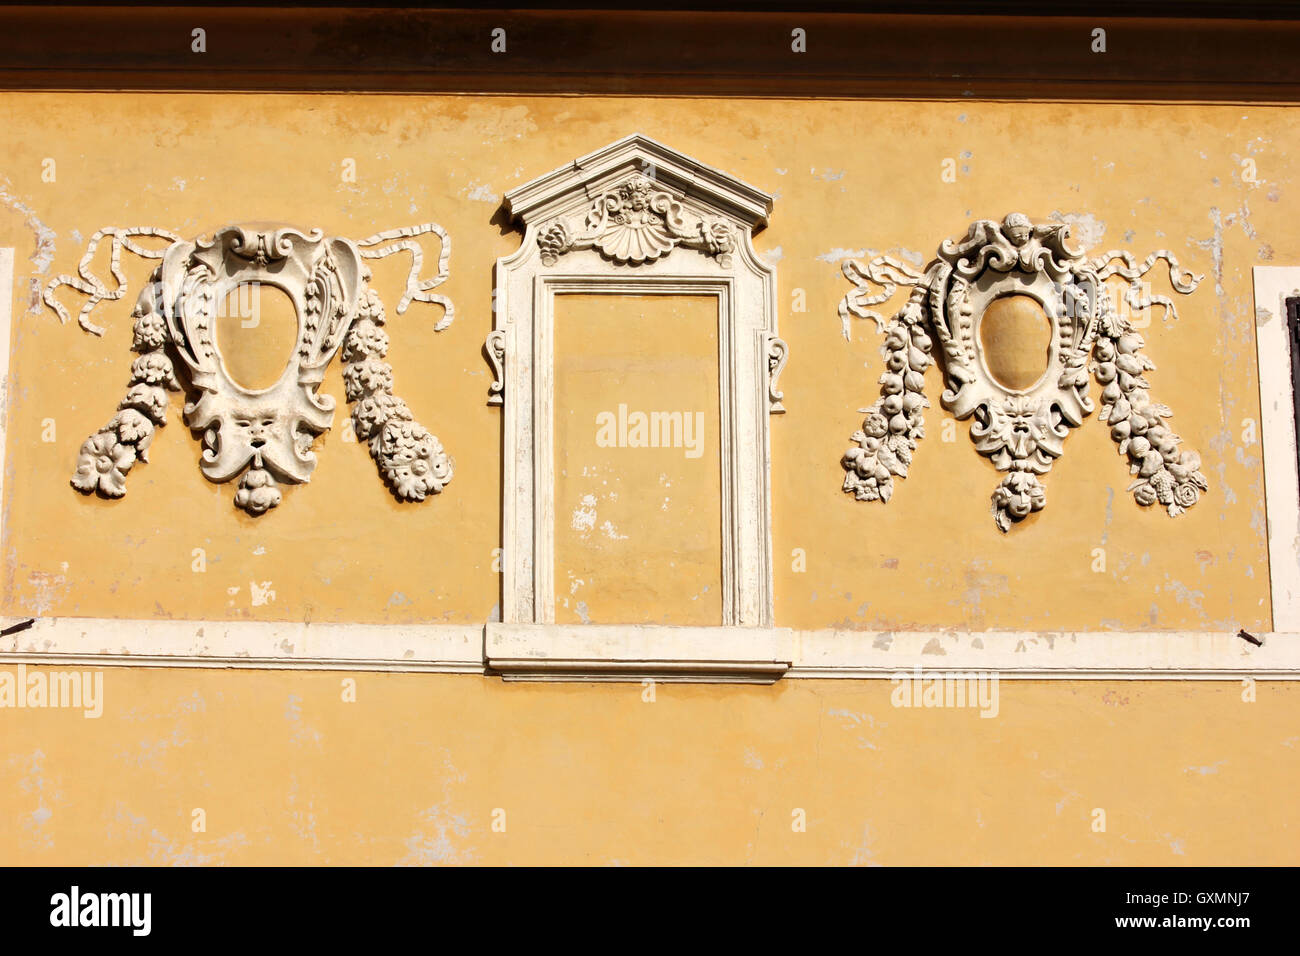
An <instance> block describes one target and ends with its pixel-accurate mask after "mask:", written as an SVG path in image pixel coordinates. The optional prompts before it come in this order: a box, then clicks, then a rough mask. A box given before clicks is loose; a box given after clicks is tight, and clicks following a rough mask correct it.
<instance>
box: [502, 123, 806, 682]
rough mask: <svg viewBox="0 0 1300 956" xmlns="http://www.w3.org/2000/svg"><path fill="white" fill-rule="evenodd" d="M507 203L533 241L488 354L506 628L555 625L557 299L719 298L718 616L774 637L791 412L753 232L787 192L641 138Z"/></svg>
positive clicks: (506, 287)
mask: <svg viewBox="0 0 1300 956" xmlns="http://www.w3.org/2000/svg"><path fill="white" fill-rule="evenodd" d="M505 202H506V208H507V211H508V212H509V214H510V215H511V217H512V218H513V219H515V220H518V221H521V222H522V223H523V225H524V227H525V234H524V238H523V242H522V244H521V246H520V248H519V250H518V251H517V252H516V253H515V254H513V255H511V256H508V257H506V258H503V259H500V260H498V262H497V268H496V300H495V301H496V309H495V312H494V323H493V326H494V327H493V330H492V332H491V333H490V334H489V336H488V339H487V342H486V343H485V345H484V354H485V356H486V357H487V360H488V362H489V363H490V365H491V367H492V370H493V373H494V375H495V381H494V382H493V383H492V385H491V387H490V388H489V394H488V402H489V403H490V404H498V405H502V406H503V417H502V421H503V430H504V434H505V444H504V447H505V460H504V463H503V471H504V474H503V482H504V484H503V487H504V489H505V493H504V494H503V495H502V501H503V515H502V528H503V554H504V557H503V561H502V605H501V609H502V615H501V620H502V625H503V626H506V625H509V626H514V625H520V626H533V625H542V626H544V627H554V626H555V581H554V576H555V568H554V564H555V541H554V535H555V528H554V524H555V500H554V499H555V488H554V481H555V478H554V467H555V465H554V462H555V449H554V447H553V443H554V437H553V435H554V415H555V409H554V401H555V385H554V356H553V349H554V328H555V300H556V297H557V296H562V295H567V294H585V295H612V296H622V295H685V296H701V295H706V296H710V297H712V298H714V299H716V301H717V314H718V343H719V347H718V353H719V354H718V362H719V387H720V392H721V394H720V395H719V409H720V411H721V436H720V446H721V447H720V450H721V462H722V474H721V488H722V513H723V542H724V545H723V554H722V555H721V558H722V584H723V615H722V616H723V619H722V620H721V621H719V622H718V623H719V625H724V626H732V627H743V628H770V627H771V626H772V551H771V548H772V542H771V505H770V500H771V497H770V489H769V474H768V460H769V454H770V452H769V448H770V442H769V434H768V421H769V414H770V413H774V412H780V411H783V410H784V408H783V406H782V404H781V401H782V398H783V396H782V393H781V392H780V391H779V390H778V389H777V384H776V383H777V376H778V375H779V374H780V372H781V369H782V368H783V367H784V365H785V361H786V353H787V349H786V345H785V343H784V342H783V341H781V339H780V338H779V336H778V334H777V317H776V275H775V271H774V269H773V267H772V266H771V265H769V264H768V263H766V262H764V261H762V260H761V259H759V258H758V256H757V254H756V253H755V252H754V248H753V243H752V240H751V237H752V234H753V231H754V230H755V229H757V228H760V227H762V226H763V225H765V224H766V222H767V217H768V215H769V213H770V212H771V208H772V198H771V197H770V196H768V195H767V194H765V193H763V192H761V191H759V190H758V189H755V188H754V187H753V186H749V185H747V184H746V183H743V182H741V181H740V180H738V179H736V178H734V177H733V176H730V175H728V174H727V173H724V172H722V171H720V170H717V169H713V168H711V167H709V166H706V165H704V164H703V163H700V162H698V161H697V160H694V159H692V158H690V157H688V156H685V155H683V154H681V153H679V152H676V151H675V150H672V149H669V148H668V147H666V146H664V145H662V144H660V143H657V142H655V141H654V140H651V139H648V138H647V137H644V136H640V135H633V136H628V137H626V138H624V139H621V140H619V141H617V142H615V143H611V144H610V145H608V146H606V147H604V148H603V149H600V150H597V151H596V152H594V153H591V154H590V155H587V156H583V157H582V158H580V159H577V160H575V161H573V162H571V163H569V164H567V165H565V166H563V167H561V168H560V169H557V170H555V171H554V172H552V173H549V174H547V175H545V176H542V177H540V178H539V179H536V180H533V181H532V182H529V183H527V184H525V185H522V186H519V187H518V188H516V189H513V190H511V191H510V192H508V193H507V194H506V197H505ZM557 633H558V632H557ZM547 634H550V632H549V631H548V632H547ZM547 639H549V638H547ZM583 667H584V668H590V669H592V670H599V669H600V668H599V666H598V664H596V663H589V664H584V665H583ZM647 668H648V670H651V671H652V670H653V669H654V668H653V667H651V666H650V665H647Z"/></svg>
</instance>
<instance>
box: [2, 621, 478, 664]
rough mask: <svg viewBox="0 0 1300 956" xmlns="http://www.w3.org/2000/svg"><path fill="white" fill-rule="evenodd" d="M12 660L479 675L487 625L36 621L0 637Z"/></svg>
mask: <svg viewBox="0 0 1300 956" xmlns="http://www.w3.org/2000/svg"><path fill="white" fill-rule="evenodd" d="M12 623H15V622H13V621H7V622H6V624H12ZM10 661H12V662H13V663H28V664H65V663H67V664H79V665H83V666H84V665H92V666H104V665H109V664H121V665H128V666H131V665H133V666H136V667H146V666H147V667H252V668H294V667H297V668H305V669H311V670H396V671H436V672H448V673H460V672H464V673H473V674H482V673H483V625H481V624H465V625H438V626H425V625H420V626H386V625H371V624H323V623H322V624H305V623H301V622H299V623H294V622H274V621H124V620H117V619H114V618H79V617H63V618H38V619H37V620H36V623H35V624H33V625H32V626H31V627H30V628H28V629H26V630H23V631H18V632H16V633H14V634H10V635H7V636H5V637H0V663H5V662H10Z"/></svg>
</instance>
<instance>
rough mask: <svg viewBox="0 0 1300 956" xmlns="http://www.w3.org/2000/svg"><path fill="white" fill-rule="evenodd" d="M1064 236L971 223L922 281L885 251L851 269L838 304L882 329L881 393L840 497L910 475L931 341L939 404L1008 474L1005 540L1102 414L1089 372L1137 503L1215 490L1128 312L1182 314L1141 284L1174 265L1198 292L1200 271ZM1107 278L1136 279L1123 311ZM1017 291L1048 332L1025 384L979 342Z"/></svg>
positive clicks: (865, 495) (1045, 226)
mask: <svg viewBox="0 0 1300 956" xmlns="http://www.w3.org/2000/svg"><path fill="white" fill-rule="evenodd" d="M1068 238H1069V226H1068V225H1066V224H1064V223H1054V222H1049V223H1037V224H1035V223H1032V222H1030V220H1029V219H1028V217H1026V216H1024V215H1022V214H1020V213H1012V214H1011V215H1009V216H1007V217H1006V219H1004V220H1003V221H1002V222H1000V223H999V222H995V221H993V220H988V219H983V220H979V221H977V222H974V223H972V224H971V226H970V230H969V231H968V232H967V234H966V237H965V238H964V239H962V240H961V241H959V242H953V241H951V240H945V241H944V242H943V244H942V245H941V246H940V247H939V255H938V258H937V259H935V260H934V261H933V262H932V263H931V264H930V265H929V266H928V267H927V269H926V271H925V273H924V274H923V275H922V274H921V273H918V272H916V271H914V270H913V269H911V268H910V267H909V266H907V265H906V264H905V263H903V262H900V261H898V260H896V259H893V258H890V257H888V256H880V257H877V258H876V259H874V260H872V261H871V262H869V263H866V264H863V263H861V262H856V261H853V260H847V261H845V262H844V264H843V267H842V268H843V272H844V275H845V277H846V278H847V279H848V280H849V281H850V282H852V283H853V284H854V286H855V288H854V290H853V291H852V292H850V293H848V294H847V295H846V296H845V297H844V299H843V301H842V302H841V304H840V317H841V321H842V322H844V323H846V324H847V323H848V321H849V319H850V317H852V316H857V317H859V318H872V319H875V321H876V322H877V323H878V325H879V326H880V327H881V330H882V331H884V332H885V333H886V337H885V344H884V348H883V349H882V352H883V354H884V356H885V364H886V369H885V372H884V374H883V375H881V377H880V384H881V397H880V399H879V400H877V401H876V403H875V404H874V405H872V406H871V407H870V408H868V409H864V410H863V411H864V412H865V413H866V418H865V419H864V420H863V424H862V429H861V430H860V431H857V432H855V433H854V434H853V436H852V441H853V442H854V447H852V448H850V449H849V450H848V452H846V453H845V455H844V456H843V459H842V462H841V463H842V464H843V466H844V469H845V471H846V472H847V474H846V476H845V479H844V490H845V491H846V492H849V493H851V494H853V495H854V496H855V497H856V498H857V499H858V500H861V501H875V500H879V501H882V502H887V501H889V499H890V496H891V495H892V494H893V480H894V477H895V476H898V477H906V475H907V472H908V468H909V466H910V465H911V463H912V456H913V453H914V451H915V450H916V447H917V442H918V441H919V440H920V439H921V438H922V437H923V436H924V420H923V418H922V416H921V410H922V409H923V408H925V407H927V406H928V405H929V402H928V401H927V399H926V398H925V395H924V392H923V387H924V375H925V372H926V370H927V369H928V368H929V367H930V366H931V365H932V364H934V359H933V357H932V354H931V350H932V348H933V342H934V339H936V338H937V339H938V341H939V344H940V345H941V346H942V348H943V355H944V379H945V386H946V387H945V389H944V392H943V395H942V398H941V401H942V403H943V405H944V407H945V408H947V409H948V410H949V411H951V412H952V414H953V416H954V417H955V418H957V419H958V420H962V419H967V418H972V417H973V418H974V421H973V423H972V425H971V429H970V435H971V439H972V441H973V442H974V444H975V448H976V450H977V451H978V452H979V453H980V454H982V455H985V456H987V457H988V458H989V459H990V460H992V462H993V464H994V465H995V466H996V467H997V469H998V470H999V471H1003V472H1007V473H1008V474H1007V477H1006V478H1004V479H1003V480H1002V482H1001V483H1000V484H999V485H998V486H997V488H995V489H994V491H993V495H992V502H993V507H992V511H993V517H994V521H995V522H996V523H997V526H998V528H999V529H1001V530H1002V531H1003V532H1006V531H1009V530H1010V528H1011V525H1012V524H1013V523H1015V522H1017V521H1020V520H1022V519H1024V518H1025V517H1027V516H1028V515H1030V514H1032V513H1034V512H1036V511H1040V510H1042V508H1043V507H1044V506H1045V505H1046V502H1047V493H1046V489H1045V488H1044V487H1043V485H1042V484H1041V482H1040V481H1039V476H1040V475H1045V474H1047V472H1048V471H1050V470H1051V467H1052V463H1053V462H1054V461H1055V460H1056V459H1057V458H1058V457H1060V455H1061V454H1062V452H1063V450H1064V441H1065V438H1066V437H1067V435H1068V434H1069V430H1070V429H1071V428H1075V427H1077V426H1079V425H1080V424H1082V422H1083V419H1084V418H1085V417H1086V416H1087V415H1089V414H1091V413H1092V411H1093V409H1094V405H1093V402H1092V399H1091V398H1090V397H1089V395H1088V388H1089V373H1090V372H1091V373H1092V376H1093V377H1095V378H1096V380H1097V383H1098V384H1099V385H1100V386H1102V393H1101V399H1102V407H1101V414H1100V416H1099V417H1100V419H1101V421H1102V422H1104V423H1106V424H1108V425H1109V426H1110V432H1111V437H1112V438H1113V439H1114V440H1115V442H1116V443H1117V444H1118V446H1119V452H1120V454H1121V455H1126V456H1127V459H1128V462H1129V467H1130V471H1131V472H1132V474H1134V475H1135V476H1137V477H1136V480H1135V481H1134V482H1133V483H1132V484H1131V485H1130V486H1129V489H1128V490H1129V491H1131V492H1132V493H1133V497H1134V500H1135V501H1136V502H1137V503H1138V504H1139V505H1143V506H1149V505H1153V504H1156V503H1159V504H1160V505H1162V506H1164V507H1165V509H1166V510H1167V512H1168V513H1169V515H1170V516H1171V517H1176V516H1177V515H1179V514H1181V513H1182V512H1183V511H1185V510H1186V509H1187V508H1190V507H1192V506H1193V505H1194V504H1196V502H1197V501H1198V500H1199V498H1200V495H1201V493H1202V492H1204V491H1206V490H1208V487H1209V486H1208V484H1207V482H1206V480H1205V476H1204V475H1202V474H1201V471H1200V456H1199V455H1197V454H1196V452H1194V451H1185V450H1180V449H1179V447H1178V446H1179V444H1180V442H1181V441H1182V439H1180V438H1179V437H1178V436H1177V435H1176V434H1174V433H1173V431H1171V430H1170V428H1169V427H1168V424H1167V423H1166V421H1165V419H1166V418H1168V417H1169V416H1170V415H1172V412H1171V411H1170V409H1169V408H1168V407H1166V406H1164V405H1160V404H1158V403H1156V402H1155V401H1153V400H1152V398H1151V395H1150V388H1151V385H1150V383H1149V382H1148V381H1147V379H1146V377H1145V373H1146V372H1147V371H1148V370H1151V369H1154V368H1155V365H1154V364H1153V363H1152V362H1151V360H1150V359H1149V358H1147V357H1146V356H1145V355H1144V354H1142V351H1141V349H1142V347H1143V345H1144V344H1145V343H1144V342H1143V340H1142V336H1141V335H1139V334H1138V333H1137V331H1136V329H1135V327H1134V325H1133V323H1132V322H1131V321H1130V319H1129V315H1132V314H1134V313H1137V312H1142V311H1144V310H1146V309H1149V308H1150V307H1151V306H1152V305H1154V304H1159V305H1163V306H1164V307H1165V308H1166V309H1167V310H1169V311H1171V312H1172V311H1174V304H1173V302H1172V301H1171V300H1170V299H1169V298H1168V297H1166V296H1161V295H1146V294H1144V287H1143V284H1142V281H1141V280H1142V277H1143V276H1145V275H1146V274H1147V272H1149V271H1150V270H1151V268H1152V267H1153V266H1154V265H1155V264H1156V262H1157V261H1159V260H1164V261H1165V263H1166V264H1167V265H1168V267H1169V278H1170V282H1171V284H1172V286H1173V288H1174V290H1175V291H1177V292H1180V293H1183V294H1189V293H1191V292H1192V291H1193V290H1194V289H1195V288H1196V286H1197V284H1198V283H1199V282H1200V281H1201V279H1202V278H1203V277H1202V276H1197V275H1193V274H1191V273H1190V272H1184V271H1183V270H1182V269H1181V268H1180V267H1179V265H1178V260H1177V259H1175V258H1174V256H1173V255H1172V254H1171V253H1169V252H1167V251H1165V250H1160V251H1158V252H1154V253H1152V254H1151V255H1150V256H1148V257H1147V258H1146V260H1145V261H1143V262H1141V263H1139V262H1137V261H1136V260H1135V259H1134V257H1133V256H1132V255H1131V254H1130V253H1128V252H1124V251H1118V250H1115V251H1111V252H1107V253H1105V254H1104V255H1101V256H1098V257H1095V258H1091V259H1090V258H1088V257H1086V256H1085V254H1084V250H1083V249H1076V248H1071V247H1070V246H1069V245H1068V244H1067V240H1068ZM1112 276H1119V277H1121V278H1124V279H1127V280H1128V281H1129V283H1130V287H1129V291H1128V294H1127V296H1126V297H1125V298H1124V300H1123V302H1122V303H1120V304H1119V305H1117V304H1116V303H1115V302H1114V301H1112V298H1111V295H1110V293H1109V290H1108V289H1107V287H1106V285H1105V283H1106V280H1107V279H1109V278H1111V277H1112ZM900 285H903V286H910V287H911V293H910V295H909V297H908V300H907V302H906V303H905V304H904V305H903V307H902V308H901V309H899V311H898V312H897V313H896V314H895V315H894V317H893V318H892V319H891V320H889V322H888V323H886V322H885V321H884V320H883V319H882V318H881V316H880V315H879V314H878V313H876V312H873V311H872V310H871V307H872V306H874V305H878V304H880V303H882V302H884V301H885V300H886V299H888V298H889V297H890V296H892V295H893V294H894V292H895V290H896V289H897V287H898V286H900ZM877 289H878V290H879V291H877ZM1011 295H1024V296H1029V297H1030V298H1032V299H1034V300H1037V302H1038V303H1039V305H1041V306H1042V308H1043V311H1044V312H1045V313H1046V316H1047V319H1048V322H1049V323H1050V326H1051V329H1050V338H1049V346H1048V353H1047V361H1046V365H1045V370H1044V372H1043V374H1042V376H1041V377H1040V378H1039V379H1038V381H1037V382H1035V383H1033V384H1032V385H1030V386H1028V387H1024V388H1013V387H1010V386H1008V385H1006V384H1004V383H1003V382H1000V381H999V380H998V379H997V378H996V377H995V376H994V375H993V374H991V373H990V371H989V366H988V364H987V363H986V361H985V358H984V355H983V347H982V345H981V340H980V323H981V321H982V320H983V317H984V314H985V309H986V308H987V307H988V306H989V305H991V304H992V303H993V302H994V301H995V300H997V299H999V298H1002V297H1004V296H1011ZM1125 307H1126V308H1125ZM1089 358H1091V359H1092V362H1091V364H1089Z"/></svg>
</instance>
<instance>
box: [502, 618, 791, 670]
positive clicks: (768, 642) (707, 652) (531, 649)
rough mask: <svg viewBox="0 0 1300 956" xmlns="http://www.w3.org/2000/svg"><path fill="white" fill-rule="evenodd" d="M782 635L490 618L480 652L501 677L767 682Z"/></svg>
mask: <svg viewBox="0 0 1300 956" xmlns="http://www.w3.org/2000/svg"><path fill="white" fill-rule="evenodd" d="M789 635H790V632H789V631H784V630H781V629H778V628H756V627H656V626H651V625H626V626H622V625H616V624H603V625H602V624H596V625H592V624H575V625H562V624H495V623H494V624H488V625H487V628H486V632H485V637H484V642H483V656H484V658H485V659H486V660H487V665H488V668H489V669H490V670H491V671H493V672H495V673H499V674H501V676H502V677H505V678H506V679H507V680H603V681H617V680H643V679H645V678H657V679H662V680H677V681H697V682H708V683H760V684H770V683H772V682H773V681H775V680H778V679H780V677H781V676H782V675H783V674H784V673H786V671H787V670H789V668H790V663H791V661H790V657H789V651H790V648H791V644H790V640H789Z"/></svg>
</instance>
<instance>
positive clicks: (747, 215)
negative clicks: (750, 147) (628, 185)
mask: <svg viewBox="0 0 1300 956" xmlns="http://www.w3.org/2000/svg"><path fill="white" fill-rule="evenodd" d="M637 175H641V176H648V177H650V178H651V179H653V180H654V181H655V182H656V183H657V184H658V185H659V186H660V187H662V188H665V189H667V190H669V191H671V192H673V193H675V194H677V195H678V196H679V197H680V198H681V199H683V200H684V201H686V202H687V203H689V204H690V205H691V206H692V207H693V208H695V209H696V210H697V211H698V212H700V213H711V214H713V215H717V216H724V217H726V218H727V219H730V220H732V221H733V222H735V223H736V224H737V225H739V226H740V227H742V228H744V229H747V230H749V231H751V232H752V231H753V230H755V229H758V228H760V227H762V226H764V225H766V224H767V217H768V215H769V214H770V213H771V211H772V201H773V200H772V197H771V196H769V195H768V194H767V193H765V192H763V191H762V190H761V189H758V188H756V187H754V186H751V185H749V184H748V183H746V182H742V181H741V180H739V179H737V178H736V177H734V176H732V175H730V174H728V173H724V172H722V171H721V170H719V169H715V168H713V167H712V166H707V165H705V164H704V163H701V162H700V161H699V160H696V159H692V158H691V157H690V156H687V155H686V154H685V153H679V152H678V151H677V150H675V149H670V148H669V147H667V146H665V145H663V144H662V143H659V142H656V141H655V140H653V139H651V138H650V137H648V136H643V135H641V134H640V133H634V134H632V135H631V136H625V137H624V138H623V139H620V140H618V141H616V142H613V143H610V144H609V145H608V146H605V147H603V148H601V149H598V150H596V151H595V152H594V153H588V154H587V155H586V156H582V157H580V158H578V159H575V160H574V161H573V162H572V163H569V164H567V165H564V166H561V167H560V168H559V169H557V170H555V171H554V172H550V173H547V174H546V175H545V176H539V177H538V178H536V179H534V180H532V181H531V182H527V183H525V184H524V185H522V186H519V187H517V188H515V189H512V190H510V191H509V192H507V193H506V196H505V205H506V210H507V211H508V212H509V213H510V215H511V216H512V217H513V218H516V219H519V220H522V221H523V222H524V224H525V225H527V224H531V223H541V222H545V221H546V220H549V219H552V218H554V217H556V216H564V215H570V214H572V213H573V212H575V211H576V210H578V209H579V208H582V207H585V206H589V205H590V204H591V203H592V202H593V201H594V200H596V199H597V198H598V197H600V196H601V195H604V194H606V193H608V192H609V191H610V190H612V189H615V188H616V187H617V186H618V185H619V184H621V183H622V182H624V181H625V180H628V179H630V178H632V177H634V176H637Z"/></svg>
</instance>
